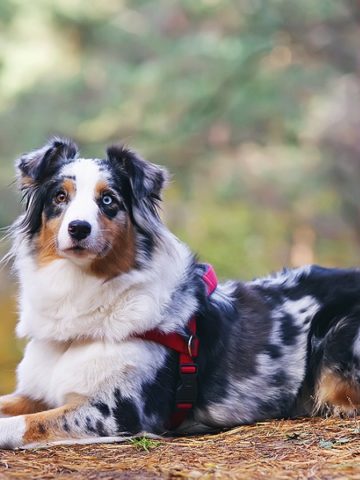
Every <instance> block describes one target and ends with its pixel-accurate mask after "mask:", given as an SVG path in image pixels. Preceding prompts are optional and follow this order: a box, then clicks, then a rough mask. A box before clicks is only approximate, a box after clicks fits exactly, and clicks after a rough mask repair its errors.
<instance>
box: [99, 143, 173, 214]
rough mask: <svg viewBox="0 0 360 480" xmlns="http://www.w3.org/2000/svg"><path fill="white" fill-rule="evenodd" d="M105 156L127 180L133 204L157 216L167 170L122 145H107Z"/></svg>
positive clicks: (167, 176)
mask: <svg viewBox="0 0 360 480" xmlns="http://www.w3.org/2000/svg"><path fill="white" fill-rule="evenodd" d="M107 156H108V159H109V160H110V162H112V164H113V165H114V166H115V167H116V169H117V171H118V172H119V173H120V175H121V177H122V179H123V181H125V182H126V181H127V182H128V184H129V189H130V193H131V196H132V201H133V203H134V204H135V206H138V207H139V208H147V210H149V209H150V211H151V213H153V214H154V215H155V216H156V217H157V206H158V203H159V201H160V200H161V191H162V189H163V188H164V186H165V184H166V182H167V180H168V178H169V174H168V172H167V170H165V169H164V168H162V167H159V166H158V165H155V164H153V163H150V162H147V161H146V160H144V159H142V158H141V157H140V156H139V155H138V154H137V153H135V152H133V151H132V150H130V149H128V148H126V147H124V146H123V145H113V146H111V147H109V148H108V149H107Z"/></svg>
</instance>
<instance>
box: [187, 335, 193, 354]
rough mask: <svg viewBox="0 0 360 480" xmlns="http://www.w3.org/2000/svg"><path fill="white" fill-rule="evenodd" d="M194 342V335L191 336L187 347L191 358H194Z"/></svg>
mask: <svg viewBox="0 0 360 480" xmlns="http://www.w3.org/2000/svg"><path fill="white" fill-rule="evenodd" d="M194 340H195V337H194V335H190V337H189V341H188V345H187V347H188V352H189V356H190V357H192V356H193V352H192V343H193V341H194Z"/></svg>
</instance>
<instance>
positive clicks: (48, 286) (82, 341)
mask: <svg viewBox="0 0 360 480" xmlns="http://www.w3.org/2000/svg"><path fill="white" fill-rule="evenodd" d="M171 246H173V248H167V249H166V250H163V251H160V250H159V251H157V252H155V253H154V256H153V259H152V262H151V265H149V268H148V269H146V270H141V271H140V270H139V271H137V270H134V271H133V272H130V273H129V274H124V275H121V276H119V277H117V278H114V279H113V280H110V281H106V282H104V280H102V279H98V278H96V277H94V276H90V275H88V274H86V273H84V272H83V271H82V270H81V268H80V267H78V266H77V265H75V264H72V263H71V262H70V261H69V260H66V259H61V260H56V261H54V262H52V263H51V264H49V265H47V266H45V267H42V268H39V267H38V266H37V265H36V263H35V262H34V260H33V258H32V257H31V255H29V254H28V252H27V250H26V246H23V247H22V248H23V249H24V250H23V251H21V250H20V252H19V253H18V255H17V262H16V266H17V270H18V273H19V278H20V321H19V323H18V326H17V333H18V335H19V336H21V337H27V338H28V339H30V342H29V344H28V346H27V348H26V351H25V356H24V359H23V361H22V362H21V364H20V365H19V368H18V391H19V392H21V393H24V394H28V395H30V396H31V397H33V398H39V399H43V400H45V401H47V402H48V403H49V404H50V405H53V406H56V405H61V404H63V403H64V401H65V400H66V396H67V395H70V394H74V393H76V394H80V395H84V396H86V397H88V396H92V395H94V393H95V392H99V390H100V391H105V390H106V385H109V386H112V387H113V386H114V384H117V385H119V384H120V385H121V386H122V390H125V394H126V392H127V394H129V395H130V394H131V389H132V388H137V389H138V388H139V382H140V383H142V382H144V381H149V380H151V379H152V378H153V376H154V375H155V374H156V371H157V367H160V366H161V365H162V362H163V359H164V355H165V354H166V352H165V349H164V347H161V346H159V345H156V344H153V343H152V342H146V341H142V340H136V339H131V336H132V335H134V334H136V333H142V332H144V331H147V330H151V329H153V328H162V329H164V330H165V331H166V330H167V331H171V330H174V329H176V328H177V327H178V326H179V325H182V324H184V323H185V322H187V321H188V319H189V318H190V316H191V315H192V313H193V312H194V310H195V308H196V304H195V300H194V299H193V300H191V301H189V302H184V303H186V305H183V306H182V308H181V315H174V316H169V315H168V314H167V313H165V314H164V312H166V309H167V307H168V306H169V305H170V304H171V298H172V295H173V292H174V291H175V290H176V288H177V287H178V285H179V284H180V283H181V282H183V281H184V275H185V272H186V269H187V266H188V264H189V261H191V257H190V255H189V252H188V250H187V248H185V247H184V246H183V245H182V244H180V243H179V242H177V241H176V242H175V241H174V243H173V245H171ZM130 373H131V374H130ZM114 382H115V383H114Z"/></svg>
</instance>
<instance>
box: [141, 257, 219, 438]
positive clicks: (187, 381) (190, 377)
mask: <svg viewBox="0 0 360 480" xmlns="http://www.w3.org/2000/svg"><path fill="white" fill-rule="evenodd" d="M205 267H206V271H205V273H204V274H203V276H202V279H203V281H204V283H205V286H206V292H207V295H208V296H210V295H211V294H212V293H213V291H214V290H215V289H216V287H217V283H218V282H217V278H216V273H215V270H214V269H213V267H212V266H211V265H205ZM187 329H188V331H189V335H188V336H185V335H181V334H180V333H167V334H166V333H163V332H161V331H160V330H149V331H148V332H145V333H144V334H142V335H137V338H141V339H143V340H149V341H151V342H156V343H160V344H161V345H164V346H165V347H167V348H170V349H172V350H175V351H176V352H178V353H179V374H180V385H179V386H178V388H177V391H176V407H175V411H174V413H173V414H172V415H171V418H170V421H169V429H170V430H173V429H175V428H177V427H178V426H179V425H180V424H181V423H182V422H183V421H184V420H185V419H186V417H187V415H188V413H189V412H190V410H192V409H193V407H194V404H195V401H196V397H197V373H198V368H197V364H196V360H195V359H196V358H197V356H198V354H199V339H198V337H197V336H196V316H195V315H193V316H192V317H191V318H190V321H189V323H188V325H187Z"/></svg>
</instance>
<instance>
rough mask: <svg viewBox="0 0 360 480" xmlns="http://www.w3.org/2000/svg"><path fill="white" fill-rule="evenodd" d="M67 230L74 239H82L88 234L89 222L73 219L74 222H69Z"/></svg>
mask: <svg viewBox="0 0 360 480" xmlns="http://www.w3.org/2000/svg"><path fill="white" fill-rule="evenodd" d="M68 231H69V234H70V237H71V238H74V239H75V240H84V238H86V237H88V236H89V235H90V232H91V225H90V223H89V222H84V221H82V220H75V221H74V222H70V223H69V226H68Z"/></svg>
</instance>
